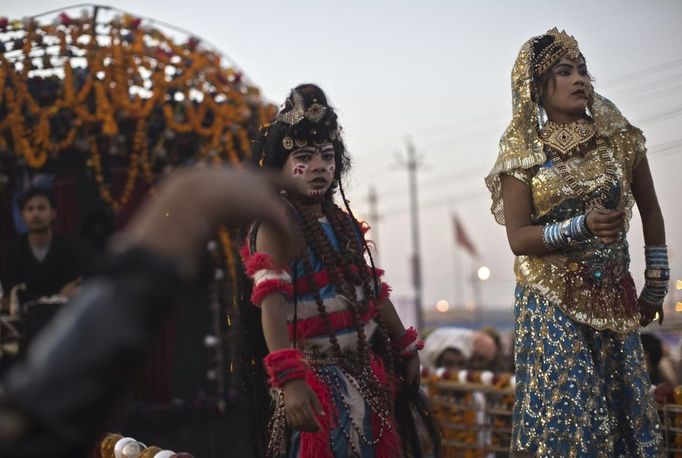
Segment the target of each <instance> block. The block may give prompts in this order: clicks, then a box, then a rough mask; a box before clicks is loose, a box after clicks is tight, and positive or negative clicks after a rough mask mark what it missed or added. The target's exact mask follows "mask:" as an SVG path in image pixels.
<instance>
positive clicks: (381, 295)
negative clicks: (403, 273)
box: [377, 282, 392, 302]
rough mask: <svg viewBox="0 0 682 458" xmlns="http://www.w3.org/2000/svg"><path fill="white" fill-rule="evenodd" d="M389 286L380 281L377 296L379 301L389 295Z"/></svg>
mask: <svg viewBox="0 0 682 458" xmlns="http://www.w3.org/2000/svg"><path fill="white" fill-rule="evenodd" d="M391 290H392V288H391V286H390V285H389V284H388V283H386V282H381V287H380V289H379V297H378V298H377V299H378V300H379V302H383V301H385V300H386V299H388V298H389V297H391Z"/></svg>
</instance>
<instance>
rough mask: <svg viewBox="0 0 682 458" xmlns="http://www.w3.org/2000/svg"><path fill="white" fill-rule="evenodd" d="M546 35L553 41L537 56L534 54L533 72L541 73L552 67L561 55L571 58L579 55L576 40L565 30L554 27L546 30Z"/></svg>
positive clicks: (573, 58)
mask: <svg viewBox="0 0 682 458" xmlns="http://www.w3.org/2000/svg"><path fill="white" fill-rule="evenodd" d="M545 35H546V36H549V37H552V38H553V41H552V42H551V43H549V44H548V45H547V46H546V47H545V48H543V49H542V50H541V51H540V52H539V53H538V55H537V56H534V59H533V61H534V62H535V65H534V67H535V74H536V75H542V74H543V73H545V72H546V71H547V70H549V69H550V68H552V65H554V63H555V62H556V61H558V60H559V59H561V58H562V57H564V56H566V57H568V58H569V59H571V60H575V59H577V58H578V57H580V55H581V53H580V48H578V41H577V40H576V39H575V38H573V35H569V34H567V33H566V32H565V31H563V30H562V31H561V32H559V30H558V29H557V28H556V27H554V28H553V29H551V30H548V31H547V33H546V34H545Z"/></svg>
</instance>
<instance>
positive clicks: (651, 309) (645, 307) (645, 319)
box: [638, 296, 664, 327]
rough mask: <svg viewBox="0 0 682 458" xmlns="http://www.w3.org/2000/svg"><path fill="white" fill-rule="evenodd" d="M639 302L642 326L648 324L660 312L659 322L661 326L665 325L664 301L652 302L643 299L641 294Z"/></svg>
mask: <svg viewBox="0 0 682 458" xmlns="http://www.w3.org/2000/svg"><path fill="white" fill-rule="evenodd" d="M638 302H639V314H640V315H641V318H640V319H639V324H640V326H642V327H646V326H648V325H649V323H651V322H652V321H654V319H655V318H656V314H657V313H658V324H659V326H661V325H663V318H664V313H663V304H662V303H661V304H660V305H655V304H651V303H650V302H647V301H644V300H642V297H641V296H640V298H639V300H638Z"/></svg>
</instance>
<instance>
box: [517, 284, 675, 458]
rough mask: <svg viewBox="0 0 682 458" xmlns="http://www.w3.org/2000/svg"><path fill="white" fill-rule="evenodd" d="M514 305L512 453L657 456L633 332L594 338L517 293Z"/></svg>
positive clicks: (536, 299) (656, 434)
mask: <svg viewBox="0 0 682 458" xmlns="http://www.w3.org/2000/svg"><path fill="white" fill-rule="evenodd" d="M515 294H516V302H515V305H514V317H515V325H514V358H515V362H516V402H515V405H514V414H513V432H512V449H513V450H515V451H525V452H530V453H531V454H532V455H533V456H543V457H544V456H552V457H554V456H562V457H564V456H565V457H569V456H570V457H601V456H609V457H611V456H617V457H621V456H622V457H655V456H662V454H663V450H662V436H661V427H660V422H659V418H658V414H657V412H656V409H655V406H654V401H653V395H652V393H651V382H650V381H649V375H648V374H647V371H646V367H645V363H644V357H643V352H642V345H641V342H640V337H639V331H632V332H630V333H628V334H619V333H616V332H613V331H610V330H605V331H598V330H596V329H594V328H591V327H589V326H587V325H583V324H579V323H576V322H574V321H572V320H571V319H570V318H568V317H567V316H566V315H565V314H564V313H563V312H562V311H561V309H560V308H559V307H556V306H553V305H552V304H550V303H549V302H548V301H547V300H545V299H544V298H542V297H541V296H537V295H535V294H534V293H532V292H530V291H529V289H527V288H524V287H523V286H521V285H518V286H517V287H516V293H515Z"/></svg>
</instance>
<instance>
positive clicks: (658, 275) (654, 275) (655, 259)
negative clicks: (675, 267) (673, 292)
mask: <svg viewBox="0 0 682 458" xmlns="http://www.w3.org/2000/svg"><path fill="white" fill-rule="evenodd" d="M644 257H645V261H646V270H644V288H642V294H641V295H640V296H639V298H640V300H641V301H643V302H645V303H646V304H648V305H651V306H653V307H660V306H661V304H663V299H665V295H666V294H667V293H668V281H669V280H670V267H669V265H668V247H667V246H666V245H649V246H645V247H644Z"/></svg>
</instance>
